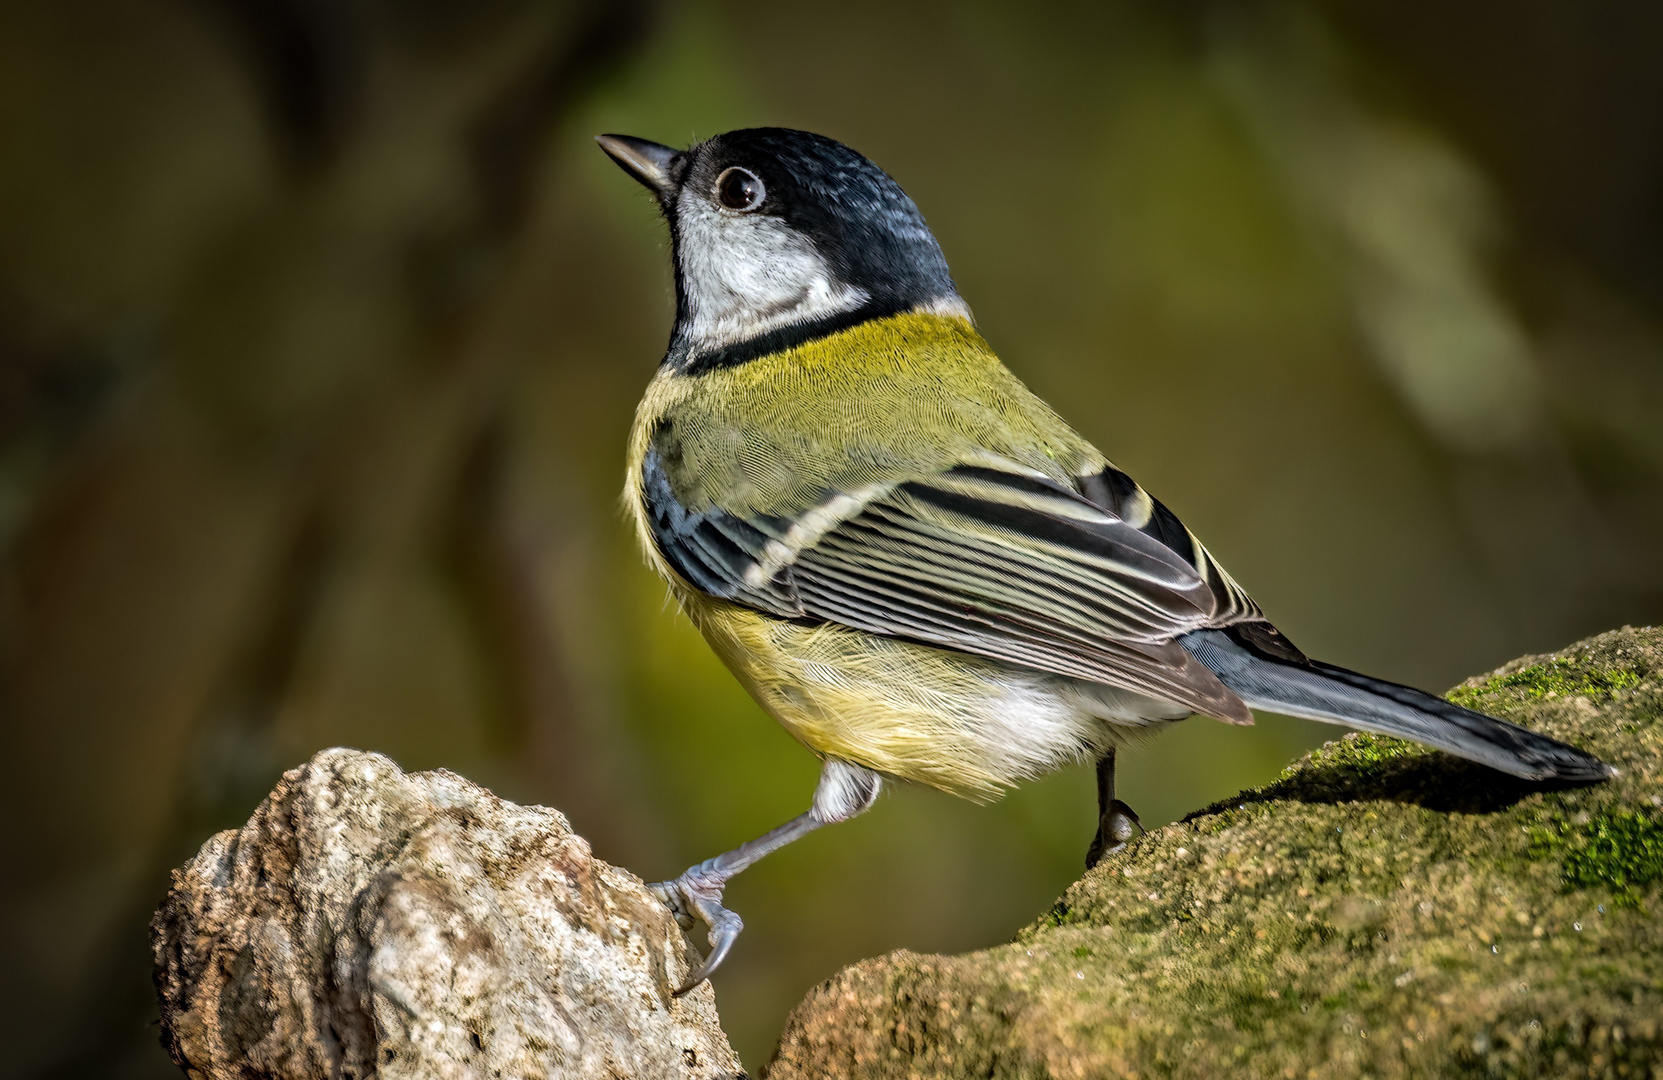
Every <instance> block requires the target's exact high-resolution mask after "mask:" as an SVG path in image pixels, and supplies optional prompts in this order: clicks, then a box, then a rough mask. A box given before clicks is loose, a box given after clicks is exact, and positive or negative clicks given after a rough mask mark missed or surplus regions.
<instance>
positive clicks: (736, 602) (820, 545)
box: [598, 128, 1612, 993]
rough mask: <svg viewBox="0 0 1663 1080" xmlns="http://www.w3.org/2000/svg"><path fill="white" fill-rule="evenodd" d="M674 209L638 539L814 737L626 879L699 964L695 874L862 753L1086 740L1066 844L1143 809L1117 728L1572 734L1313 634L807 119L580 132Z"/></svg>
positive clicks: (1022, 766)
mask: <svg viewBox="0 0 1663 1080" xmlns="http://www.w3.org/2000/svg"><path fill="white" fill-rule="evenodd" d="M598 141H599V142H600V145H601V148H602V149H603V150H605V151H606V153H607V154H609V155H610V156H611V157H612V159H613V160H614V161H616V162H617V163H618V164H619V165H620V166H622V167H623V168H624V170H625V171H626V172H628V173H629V174H630V175H631V176H633V177H634V178H635V179H636V180H638V181H640V182H641V183H642V184H644V185H645V186H646V187H647V188H648V190H650V191H651V192H652V193H653V194H654V195H655V196H656V197H657V200H658V205H659V207H660V209H661V210H662V212H663V215H664V217H665V219H666V220H667V221H668V223H669V226H670V237H671V241H672V257H673V259H674V264H675V283H676V318H675V326H674V328H673V330H672V331H671V335H670V344H669V349H668V351H667V352H666V353H665V356H664V359H663V361H662V363H661V364H660V365H659V368H658V372H657V374H656V376H655V377H654V378H653V380H652V382H651V383H650V385H649V386H648V387H647V391H646V396H645V397H644V398H643V399H642V401H641V405H640V408H639V411H638V412H637V413H636V417H635V423H634V428H633V431H632V433H631V435H630V441H629V460H628V476H627V482H626V489H625V500H626V504H627V506H628V510H629V513H630V515H631V516H632V517H633V519H634V522H635V526H636V528H637V530H638V532H639V535H640V539H641V544H642V547H643V549H644V551H645V553H646V558H647V560H648V561H649V562H650V563H651V564H652V565H653V567H654V568H655V569H657V571H658V572H659V573H660V574H661V575H663V577H664V578H665V580H666V581H668V582H669V586H670V588H671V590H672V591H673V593H674V594H675V596H676V598H677V599H678V600H679V601H680V603H681V606H682V609H683V610H684V611H685V612H686V613H687V614H688V615H689V616H690V617H691V618H692V620H693V622H694V623H695V624H696V625H697V626H698V628H699V630H700V632H701V633H702V634H703V635H704V637H705V639H706V640H707V641H708V642H709V643H710V645H711V647H712V648H713V649H714V650H715V651H716V653H717V655H718V656H720V657H721V658H722V660H723V662H724V663H726V664H727V666H728V668H729V669H730V670H731V671H732V672H733V674H734V675H735V676H736V677H737V678H738V679H739V681H740V682H741V683H743V684H744V685H745V687H746V689H748V690H749V691H750V692H751V694H752V695H753V696H754V697H755V698H756V700H757V701H758V702H759V703H761V705H762V707H763V708H764V709H766V710H767V711H768V712H769V713H770V714H772V715H773V716H774V717H775V718H776V719H777V720H778V721H779V722H780V723H781V724H783V725H784V726H785V728H786V730H787V731H789V732H790V733H791V734H792V735H793V736H795V737H796V738H797V740H798V741H800V742H801V743H802V744H803V745H804V746H806V747H808V749H809V750H811V751H812V752H813V753H815V754H816V755H818V756H819V757H820V759H821V760H822V762H823V765H822V769H821V774H820V781H819V784H818V786H817V788H816V789H815V792H814V798H813V802H812V804H811V807H810V809H809V810H808V812H807V813H805V814H803V815H802V816H800V817H798V818H796V819H794V820H792V821H790V822H787V823H786V824H784V825H782V826H780V827H779V828H777V829H775V830H774V831H772V832H770V833H768V834H767V835H765V836H762V837H759V838H757V839H755V840H752V841H750V842H748V843H745V844H742V845H740V846H739V847H737V848H735V849H734V850H732V851H729V852H726V853H724V854H721V855H718V856H716V857H715V858H713V859H710V860H708V861H706V862H703V863H700V864H698V865H697V866H694V867H691V868H689V869H688V870H687V871H686V872H685V873H684V874H682V875H681V876H680V877H678V878H676V879H675V880H673V881H668V882H663V883H660V884H658V885H656V886H654V888H655V889H656V890H657V892H658V894H659V895H660V896H661V897H662V898H663V899H664V900H665V901H666V903H667V904H669V906H670V908H671V909H672V911H673V912H674V913H675V914H676V917H677V919H678V921H679V922H680V923H681V924H682V926H684V927H686V928H691V927H692V926H693V925H694V920H695V917H696V918H697V919H700V920H703V921H704V922H705V924H706V925H707V926H708V927H709V930H710V932H709V938H710V952H709V954H708V956H707V957H706V959H705V960H704V962H703V964H702V965H701V966H700V967H699V968H698V969H697V970H696V971H695V972H693V974H692V975H691V976H690V977H689V979H688V980H687V982H686V984H685V985H683V986H682V987H681V988H680V989H679V990H678V991H677V992H678V993H685V992H686V991H688V990H690V989H691V988H693V987H694V986H697V985H698V984H699V983H700V982H702V981H703V980H704V979H705V978H706V977H707V976H708V975H709V974H710V973H711V972H712V971H713V970H715V968H716V967H717V966H718V965H719V964H721V962H722V960H723V959H724V958H725V957H726V956H727V954H728V952H729V950H730V949H731V948H732V946H733V943H734V940H735V939H736V938H737V936H738V934H739V931H740V929H741V926H742V924H741V922H740V920H739V917H738V916H737V915H735V914H734V913H733V912H731V911H729V910H727V909H726V908H724V907H723V906H722V890H723V888H724V886H725V885H726V883H727V882H728V880H729V879H730V878H732V877H733V876H734V875H735V874H737V873H738V872H739V871H741V870H743V869H744V868H745V867H747V866H749V865H750V864H751V863H753V862H755V861H756V860H757V859H759V858H761V857H762V856H763V855H766V854H767V853H769V852H771V851H775V850H778V849H779V848H780V847H783V846H784V845H785V844H788V843H790V842H791V841H793V840H795V839H797V838H798V837H800V836H803V835H804V834H806V833H808V832H810V831H811V830H813V829H816V828H819V827H820V826H822V825H827V824H830V823H832V822H837V821H844V820H847V819H849V818H851V817H854V816H855V815H856V814H859V813H861V812H862V811H864V810H866V809H867V808H868V807H870V806H871V805H872V803H873V800H874V799H876V797H877V795H878V789H879V786H880V785H881V783H882V781H883V778H886V777H887V778H893V779H897V780H907V781H913V782H916V783H921V784H928V785H930V786H931V787H935V788H940V789H941V790H943V791H948V792H952V793H954V794H957V795H963V796H967V797H969V798H972V799H989V798H993V797H995V796H997V795H998V794H999V793H1000V792H1001V791H1003V790H1004V789H1006V788H1008V787H1010V786H1012V785H1014V784H1017V783H1019V782H1021V781H1023V780H1027V779H1029V778H1032V777H1036V776H1039V775H1040V774H1042V773H1045V772H1047V771H1049V770H1052V769H1055V768H1057V767H1059V766H1062V765H1066V764H1069V763H1071V762H1079V761H1085V760H1093V759H1095V761H1096V762H1097V773H1098V802H1099V806H1098V810H1099V814H1098V822H1099V823H1098V831H1097V835H1096V837H1095V839H1094V840H1093V841H1092V844H1091V847H1090V850H1089V851H1088V853H1087V865H1088V866H1089V865H1092V864H1095V863H1096V862H1097V860H1098V859H1100V858H1101V857H1102V856H1103V855H1104V854H1105V853H1107V852H1110V851H1114V850H1117V849H1118V848H1119V847H1120V846H1122V845H1124V844H1125V843H1126V842H1127V840H1129V839H1130V838H1132V837H1133V836H1135V835H1136V834H1137V833H1138V832H1139V831H1140V830H1141V826H1140V825H1139V823H1138V820H1137V816H1136V815H1135V814H1134V813H1133V812H1132V811H1131V809H1130V808H1129V807H1127V806H1126V805H1125V804H1124V803H1122V802H1120V801H1119V800H1118V799H1116V798H1115V793H1114V753H1115V745H1116V742H1117V741H1118V739H1119V738H1120V737H1121V736H1123V735H1124V734H1125V733H1126V732H1127V731H1128V730H1132V729H1139V728H1147V727H1149V726H1151V725H1154V724H1162V723H1167V722H1169V721H1173V720H1179V719H1182V718H1184V717H1186V716H1190V715H1192V714H1201V715H1204V716H1211V717H1214V718H1216V719H1219V720H1223V721H1225V722H1227V723H1232V724H1248V723H1251V722H1252V715H1251V713H1250V712H1249V709H1264V710H1267V711H1271V712H1276V713H1281V714H1283V715H1287V716H1301V717H1307V718H1310V719H1313V720H1323V721H1328V722H1331V723H1336V724H1343V725H1346V726H1348V727H1353V728H1360V729H1362V730H1365V731H1374V732H1381V733H1384V734H1387V735H1395V736H1399V737H1402V738H1406V739H1412V740H1414V741H1416V742H1421V743H1425V744H1426V745H1428V746H1433V747H1437V748H1439V749H1441V750H1447V751H1449V752H1450V753H1452V754H1456V755H1458V756H1460V757H1464V758H1468V759H1470V760H1472V761H1477V762H1481V763H1483V764H1484V765H1488V766H1490V767H1492V768H1495V769H1499V770H1501V771H1502V772H1505V773H1510V774H1512V775H1514V776H1519V777H1524V778H1526V779H1530V780H1539V781H1548V780H1551V781H1558V782H1561V783H1588V782H1593V781H1598V780H1602V779H1605V778H1606V777H1608V776H1610V775H1612V770H1611V769H1610V767H1609V766H1607V765H1605V764H1604V763H1603V762H1601V761H1599V760H1598V759H1597V758H1594V757H1592V756H1590V755H1588V754H1586V753H1583V752H1582V751H1580V750H1577V749H1574V748H1572V747H1570V746H1566V745H1565V744H1563V743H1560V742H1556V741H1554V740H1553V739H1549V738H1546V737H1544V736H1541V735H1537V734H1535V733H1533V732H1530V731H1528V730H1526V729H1524V728H1521V727H1518V726H1516V725H1513V724H1509V723H1505V722H1503V721H1501V720H1496V719H1493V718H1492V717H1489V716H1485V715H1483V714H1481V713H1477V712H1473V711H1472V710H1470V709H1463V708H1461V707H1459V706H1456V705H1452V704H1450V703H1449V702H1447V701H1444V700H1442V699H1440V698H1437V697H1434V696H1432V695H1430V694H1426V693H1422V692H1421V691H1419V690H1414V689H1411V688H1409V687H1406V686H1399V685H1397V684H1395V683H1390V682H1386V681H1384V680H1381V679H1375V678H1371V677H1370V676H1367V675H1360V674H1358V673H1356V672H1354V671H1347V670H1346V669H1344V668H1340V667H1335V666H1333V665H1331V664H1324V663H1322V662H1320V661H1316V660H1312V659H1310V658H1309V657H1307V656H1306V655H1305V654H1304V653H1302V652H1300V651H1299V649H1298V648H1296V647H1295V646H1294V645H1293V643H1292V642H1291V641H1289V640H1288V639H1287V637H1286V636H1284V635H1283V634H1282V633H1281V632H1279V631H1278V630H1277V629H1276V628H1275V627H1274V626H1272V625H1271V624H1270V622H1269V621H1267V620H1266V619H1265V616H1264V614H1263V613H1262V612H1261V611H1260V610H1259V607H1258V605H1257V604H1255V603H1254V602H1253V600H1252V599H1251V598H1250V597H1249V596H1248V595H1247V593H1246V592H1245V591H1243V589H1242V587H1241V586H1240V585H1238V584H1236V582H1235V580H1234V579H1233V578H1232V577H1231V576H1230V575H1229V574H1228V573H1226V572H1225V570H1224V568H1223V567H1221V566H1220V565H1219V564H1218V563H1217V562H1216V561H1215V560H1214V559H1213V557H1212V556H1211V555H1210V554H1209V553H1208V552H1207V549H1206V548H1204V547H1202V546H1201V543H1200V541H1198V540H1197V539H1196V538H1195V537H1194V536H1193V535H1192V534H1191V533H1190V532H1189V530H1188V529H1186V528H1185V527H1184V525H1183V524H1182V523H1181V522H1180V521H1179V520H1178V518H1177V517H1176V516H1175V515H1174V514H1173V513H1172V511H1171V510H1169V509H1167V508H1166V506H1165V505H1164V504H1162V503H1161V502H1160V501H1159V500H1158V499H1155V498H1154V497H1153V496H1151V495H1149V494H1148V493H1147V492H1146V491H1144V490H1143V489H1142V488H1141V487H1139V486H1138V485H1137V483H1136V482H1135V481H1134V480H1133V479H1132V478H1131V477H1129V476H1127V475H1126V474H1125V473H1124V472H1122V471H1121V470H1120V469H1117V468H1116V467H1115V466H1114V465H1113V464H1111V463H1110V462H1109V460H1108V459H1107V458H1106V457H1104V456H1103V454H1102V453H1100V452H1099V451H1098V450H1097V449H1096V448H1095V447H1094V446H1092V445H1091V444H1090V443H1088V442H1087V441H1086V440H1085V439H1084V438H1082V437H1081V436H1080V435H1079V434H1078V433H1076V432H1075V431H1074V430H1073V429H1072V428H1071V427H1069V426H1068V424H1067V423H1065V422H1064V421H1063V419H1062V418H1061V417H1059V416H1058V415H1057V413H1056V412H1054V411H1053V410H1052V409H1051V408H1050V407H1049V406H1048V405H1046V404H1045V403H1044V402H1043V401H1041V400H1040V399H1039V398H1037V397H1035V396H1034V395H1033V393H1031V392H1030V391H1029V390H1028V388H1027V387H1026V386H1024V385H1023V384H1022V383H1021V382H1020V381H1019V380H1018V379H1017V378H1016V376H1015V375H1013V374H1011V372H1010V371H1009V370H1008V369H1006V367H1005V366H1004V364H1002V363H1001V362H1000V361H999V358H998V357H997V356H995V355H994V353H993V350H992V349H990V348H989V347H988V344H987V342H986V341H984V340H982V338H981V336H980V335H979V334H978V333H977V332H976V329H975V326H974V324H973V323H972V321H971V315H970V309H969V308H968V307H967V306H966V305H965V302H964V300H963V299H962V298H960V296H959V294H958V290H957V289H956V288H955V287H954V284H953V279H952V278H951V276H950V275H949V274H948V271H947V261H946V259H945V257H944V256H943V255H942V252H941V248H940V246H939V245H938V244H937V243H936V240H935V237H934V236H933V235H931V233H930V230H929V228H928V227H927V226H926V225H925V224H924V219H923V217H922V215H920V214H919V212H918V208H917V207H916V206H914V205H913V202H912V200H911V199H909V198H908V197H907V195H906V194H905V193H904V192H903V191H902V190H901V188H900V185H898V184H896V182H895V181H894V180H892V179H891V178H890V177H889V176H888V175H887V174H886V173H884V172H883V170H881V169H879V168H878V167H877V166H876V165H874V164H873V163H872V162H871V161H868V160H867V159H866V158H865V157H862V156H861V155H860V154H858V153H856V152H855V151H854V150H851V149H850V148H849V147H847V146H844V145H843V144H841V143H838V142H835V141H833V140H831V139H828V138H825V137H823V136H820V135H814V134H810V133H809V132H805V131H792V130H787V129H783V128H753V129H748V130H742V131H731V132H728V133H727V134H725V135H718V136H716V137H715V138H713V139H710V140H709V141H707V142H703V143H700V144H698V145H697V146H693V147H691V148H689V149H687V150H675V149H673V148H671V147H668V146H662V145H660V144H658V143H654V142H648V141H646V140H644V139H637V138H631V137H628V136H623V135H602V136H600V137H599V140H598Z"/></svg>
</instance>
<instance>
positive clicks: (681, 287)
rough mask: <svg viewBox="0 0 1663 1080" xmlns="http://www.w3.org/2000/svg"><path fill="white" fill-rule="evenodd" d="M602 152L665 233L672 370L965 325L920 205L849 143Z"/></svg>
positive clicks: (726, 139) (723, 141)
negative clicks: (911, 324)
mask: <svg viewBox="0 0 1663 1080" xmlns="http://www.w3.org/2000/svg"><path fill="white" fill-rule="evenodd" d="M597 141H598V142H599V143H600V145H601V149H603V150H605V151H606V153H607V154H609V155H610V156H611V157H612V159H613V160H614V161H616V162H617V163H618V164H619V165H620V166H622V167H623V169H624V171H626V172H628V173H629V174H630V175H631V176H633V177H634V178H635V179H636V180H638V181H640V182H641V183H642V184H643V185H645V186H646V187H647V188H648V189H649V190H650V191H652V192H653V194H654V195H656V196H657V197H658V202H659V205H660V207H661V208H662V209H663V211H664V216H665V218H666V219H667V220H668V221H669V223H670V236H671V240H672V243H673V247H674V258H675V271H676V326H675V330H674V332H673V334H672V336H671V340H670V351H669V355H668V356H667V357H666V362H667V363H670V364H671V365H673V366H677V367H689V366H700V365H707V364H710V363H713V362H714V363H721V362H724V361H727V362H731V361H734V360H737V359H741V358H743V356H744V355H746V354H754V353H758V352H761V351H771V350H772V349H775V348H779V347H781V346H784V345H789V344H791V343H793V342H794V341H797V340H802V339H803V338H805V337H813V336H818V335H819V334H822V333H825V332H829V331H832V330H836V329H841V328H842V327H845V326H850V325H853V324H855V323H857V322H860V321H863V320H865V319H868V318H874V317H880V316H884V315H893V314H899V313H900V312H904V311H913V310H926V311H935V312H938V313H941V314H951V315H957V316H961V317H964V318H968V317H969V310H968V309H967V308H966V307H965V305H964V302H963V301H962V300H960V299H959V296H958V292H957V290H956V289H955V288H954V287H953V280H952V278H951V276H949V274H948V272H947V260H946V258H945V257H943V255H942V254H941V246H940V245H939V244H937V243H936V240H935V237H934V236H932V235H931V234H930V230H929V227H928V226H926V225H925V224H924V218H923V215H921V214H920V213H919V212H918V207H916V206H914V205H913V202H912V200H911V199H909V198H907V194H906V192H904V191H902V190H901V186H900V185H899V184H897V183H896V182H895V181H894V180H893V179H891V178H890V177H889V175H888V174H887V173H885V172H884V171H883V170H882V169H880V168H878V167H877V166H876V165H874V164H872V162H870V161H868V160H867V159H866V158H865V157H862V156H861V155H860V154H858V153H856V152H855V151H853V150H851V149H849V148H848V147H847V146H844V145H843V144H842V143H840V142H836V141H834V140H832V139H828V138H826V137H824V136H822V135H814V134H811V133H810V132H806V131H792V130H790V129H787V128H748V129H745V130H741V131H730V132H728V133H727V134H725V135H718V136H716V137H715V138H713V139H710V140H707V141H706V142H702V143H699V144H698V145H697V146H693V147H689V148H688V149H686V150H676V149H673V148H672V147H668V146H662V145H660V144H658V143H654V142H648V141H647V140H645V139H636V138H632V137H630V136H627V135H602V136H599V138H598V139H597Z"/></svg>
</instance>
